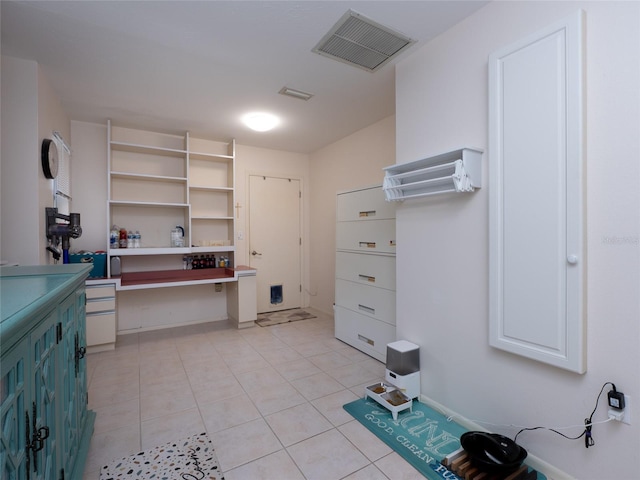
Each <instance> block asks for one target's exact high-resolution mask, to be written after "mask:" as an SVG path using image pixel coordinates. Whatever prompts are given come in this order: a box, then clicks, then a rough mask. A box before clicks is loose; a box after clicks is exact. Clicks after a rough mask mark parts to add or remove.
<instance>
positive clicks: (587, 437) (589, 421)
mask: <svg viewBox="0 0 640 480" xmlns="http://www.w3.org/2000/svg"><path fill="white" fill-rule="evenodd" d="M607 385H611V388H612V389H613V391H614V392H616V386H615V385H614V384H613V383H612V382H605V384H604V385H602V388H601V389H600V393H599V394H598V396H597V397H596V405H595V407H593V411H592V412H591V415H589V416H588V417H587V418H585V419H584V430H583V431H582V433H581V434H580V435H578V436H577V437H570V436H568V435H565V434H564V433H562V432H559V431H557V430H555V429H553V428H548V427H527V428H523V429H522V430H520V431H519V432H518V433H516V435H515V437H513V441H514V442H516V441H517V440H518V435H520V434H521V433H522V432H526V431H529V430H540V429H544V430H549V431H551V432H553V433H557V434H558V435H560V436H562V437H564V438H566V439H568V440H579V439H581V438H582V437H584V446H585V448H589V447H593V446H594V445H595V444H596V442H595V440H594V439H593V434H592V433H591V428H592V427H593V415H594V414H595V413H596V410H597V409H598V402H599V401H600V397H601V396H602V392H604V389H605V387H606V386H607Z"/></svg>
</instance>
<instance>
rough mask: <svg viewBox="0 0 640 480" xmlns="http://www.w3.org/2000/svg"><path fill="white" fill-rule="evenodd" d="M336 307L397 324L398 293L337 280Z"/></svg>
mask: <svg viewBox="0 0 640 480" xmlns="http://www.w3.org/2000/svg"><path fill="white" fill-rule="evenodd" d="M336 305H340V306H343V307H345V308H348V309H349V310H353V311H354V312H358V313H362V314H364V315H369V316H370V317H373V318H375V319H377V320H380V321H382V322H385V323H389V324H391V325H395V324H396V292H395V291H394V290H387V289H384V288H377V287H371V286H369V285H362V284H360V283H354V282H347V281H345V280H341V279H339V278H338V279H336Z"/></svg>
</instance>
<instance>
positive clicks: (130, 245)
mask: <svg viewBox="0 0 640 480" xmlns="http://www.w3.org/2000/svg"><path fill="white" fill-rule="evenodd" d="M133 247H135V245H134V244H133V232H132V231H131V230H129V232H127V248H133Z"/></svg>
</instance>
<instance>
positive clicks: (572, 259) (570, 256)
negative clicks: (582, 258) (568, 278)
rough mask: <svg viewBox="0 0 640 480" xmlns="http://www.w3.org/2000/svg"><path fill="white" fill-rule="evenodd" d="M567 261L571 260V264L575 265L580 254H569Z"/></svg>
mask: <svg viewBox="0 0 640 480" xmlns="http://www.w3.org/2000/svg"><path fill="white" fill-rule="evenodd" d="M567 262H569V263H570V264H571V265H575V264H576V263H578V256H577V255H569V256H568V257H567Z"/></svg>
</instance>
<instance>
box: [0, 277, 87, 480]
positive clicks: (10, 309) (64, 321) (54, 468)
mask: <svg viewBox="0 0 640 480" xmlns="http://www.w3.org/2000/svg"><path fill="white" fill-rule="evenodd" d="M90 270H91V266H88V265H52V266H37V267H3V268H0V298H1V300H2V301H1V303H0V310H1V314H2V316H1V323H0V477H1V478H3V479H7V480H31V479H46V480H59V479H65V478H66V479H75V478H82V471H83V469H84V462H85V460H86V455H87V453H88V448H89V441H90V438H91V434H92V432H93V423H94V420H95V414H94V413H93V412H90V411H88V410H87V380H86V361H85V360H84V355H85V353H86V333H85V332H86V320H85V303H86V299H85V290H84V281H85V279H86V277H87V276H88V274H89V272H90Z"/></svg>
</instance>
